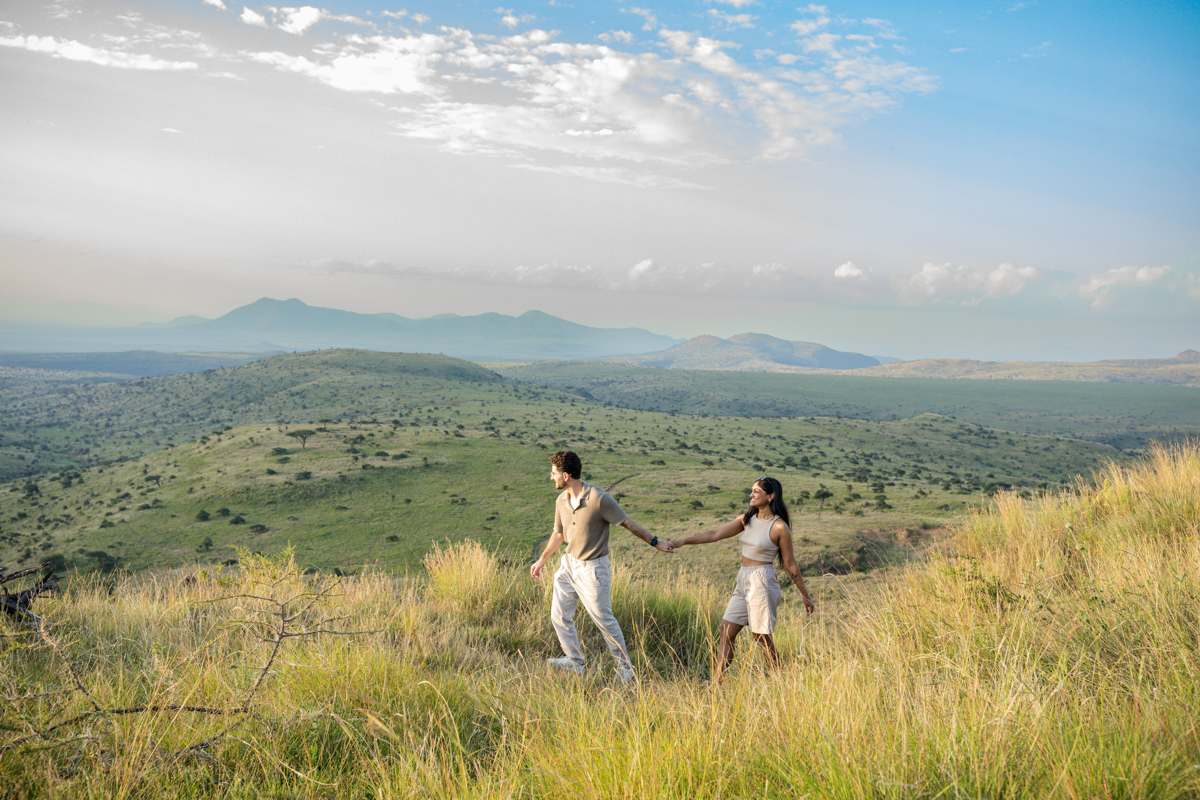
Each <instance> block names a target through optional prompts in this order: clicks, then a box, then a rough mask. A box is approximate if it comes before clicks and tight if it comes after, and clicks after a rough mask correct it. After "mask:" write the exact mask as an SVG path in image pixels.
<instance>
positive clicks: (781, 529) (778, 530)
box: [771, 519, 816, 614]
mask: <svg viewBox="0 0 1200 800" xmlns="http://www.w3.org/2000/svg"><path fill="white" fill-rule="evenodd" d="M771 538H772V539H777V540H778V541H776V542H775V543H776V544H777V545H779V557H780V558H781V559H783V568H784V569H785V570H786V571H787V574H788V575H791V576H792V580H793V581H795V583H796V586H797V588H799V589H800V594H802V595H804V610H805V611H807V612H808V613H809V614H811V613H813V610H814V609H815V608H816V606H814V605H813V601H812V598H811V597H809V596H808V587H807V586H805V585H804V578H803V577H801V575H800V567H799V566H797V565H796V554H795V553H794V552H792V529H791V528H789V527H788V526H787V523H786V522H784V521H783V520H781V519H779V520H775V524H774V525H772V526H771Z"/></svg>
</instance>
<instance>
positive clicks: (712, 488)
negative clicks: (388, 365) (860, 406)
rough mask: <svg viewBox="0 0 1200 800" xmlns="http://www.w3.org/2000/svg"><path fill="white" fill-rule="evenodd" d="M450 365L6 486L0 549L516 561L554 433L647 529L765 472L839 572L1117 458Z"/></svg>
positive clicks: (705, 507)
mask: <svg viewBox="0 0 1200 800" xmlns="http://www.w3.org/2000/svg"><path fill="white" fill-rule="evenodd" d="M296 359H297V360H298V361H301V363H306V362H304V361H302V360H301V357H296ZM255 366H257V365H251V366H249V367H245V368H242V369H246V370H253V369H254V367H255ZM465 374H466V376H467V378H469V379H472V380H466V381H462V380H459V381H455V380H453V379H445V380H436V381H434V380H433V379H426V378H420V379H418V378H417V377H414V376H412V375H409V376H407V377H398V378H396V379H395V380H396V381H397V382H401V381H408V385H407V387H403V386H402V387H399V388H397V387H393V388H392V392H391V393H389V394H388V395H387V397H386V402H387V404H388V406H387V408H386V417H384V418H381V419H378V420H374V419H357V421H355V422H348V421H344V420H343V421H341V422H337V423H334V422H328V423H321V422H319V419H322V417H320V416H318V415H320V414H321V413H327V412H323V411H322V410H321V409H322V408H323V407H322V406H318V407H317V408H310V409H308V410H307V412H306V413H311V414H312V416H310V417H299V418H295V417H293V418H291V419H290V420H289V421H288V422H286V423H284V424H280V423H273V424H266V425H261V424H260V425H249V426H242V427H237V428H227V427H225V426H221V427H218V428H215V429H209V431H208V433H207V434H206V435H203V436H201V437H199V438H198V439H196V440H193V441H188V442H180V443H176V444H175V445H173V446H171V447H169V448H167V449H165V450H162V451H159V452H156V453H151V454H148V455H146V456H143V457H141V458H140V459H133V460H128V461H125V462H120V463H114V464H109V465H106V466H103V467H94V468H91V469H84V470H76V469H66V470H62V471H59V472H56V473H53V474H51V475H43V476H40V477H38V478H37V479H32V478H20V479H16V480H12V481H10V482H8V483H7V484H3V485H0V559H3V560H8V561H19V562H21V563H26V562H29V561H30V560H31V559H46V558H49V559H52V560H54V561H56V562H60V563H65V564H68V565H72V566H75V567H77V568H79V569H83V570H92V569H100V570H108V569H112V568H114V567H116V566H128V567H130V568H134V569H141V568H146V567H164V566H175V565H179V564H184V563H189V562H196V561H201V562H220V561H223V560H226V559H228V558H231V557H232V556H233V548H234V547H235V546H240V547H246V548H250V549H252V550H261V551H265V552H271V551H275V550H279V549H281V548H282V547H284V546H286V545H287V544H289V543H290V544H292V545H294V546H295V547H296V554H297V559H298V560H299V562H300V563H301V564H302V565H303V566H306V567H308V566H312V567H318V568H321V569H334V568H337V569H341V570H342V571H345V572H353V571H358V570H360V569H362V567H363V565H364V564H378V565H379V566H381V567H385V568H388V569H399V570H401V571H403V570H405V569H414V568H416V567H417V565H418V564H419V563H420V559H421V558H422V557H423V556H424V555H425V554H426V552H427V551H428V550H429V547H430V546H431V544H432V543H433V542H438V541H447V540H449V541H451V542H457V541H461V540H462V539H464V538H466V537H468V536H469V537H474V538H476V539H477V540H479V541H481V542H483V543H485V544H486V545H487V546H488V548H489V549H490V550H493V551H495V552H498V553H501V554H503V555H505V557H508V558H510V559H511V560H518V561H524V560H525V559H527V558H528V556H529V554H530V553H531V552H532V550H533V548H534V546H535V545H536V544H537V543H538V542H539V541H541V540H542V539H543V538H544V537H545V536H547V535H548V532H549V527H550V524H551V508H552V498H553V495H554V492H553V489H552V487H551V486H550V484H549V481H548V478H547V474H548V469H549V467H548V456H549V454H550V453H552V452H554V451H555V450H558V449H562V448H567V447H569V448H572V449H575V450H576V451H578V452H579V453H580V454H581V455H582V456H583V458H584V465H585V477H587V478H588V479H590V480H592V481H594V482H595V483H597V484H599V485H600V486H602V487H605V488H608V487H612V491H613V493H614V494H615V495H616V496H617V497H618V499H620V500H621V502H622V503H623V505H624V506H625V507H626V509H627V510H628V511H629V512H630V513H631V514H632V515H633V516H634V517H635V518H636V519H638V520H640V521H641V522H643V524H645V525H647V526H648V527H650V528H651V529H652V530H654V531H655V532H656V533H658V534H659V535H661V536H673V535H676V534H679V533H682V532H684V531H695V530H697V529H702V528H705V527H710V526H713V525H715V524H718V523H720V522H723V521H725V520H726V519H728V518H729V517H731V516H732V514H733V513H735V511H736V510H741V509H743V508H744V507H745V503H746V494H747V492H748V490H749V486H750V484H751V483H752V482H753V480H754V479H755V478H756V477H757V476H759V475H761V474H764V472H769V473H770V474H772V475H774V476H776V477H778V478H779V479H780V481H781V482H782V483H783V486H784V487H785V492H786V494H787V499H788V501H789V503H790V504H792V505H793V507H794V509H795V511H796V513H797V519H796V523H795V527H796V530H797V532H798V534H799V536H800V537H801V538H800V539H799V547H800V550H799V552H800V557H801V559H802V561H803V562H804V563H805V564H807V565H810V566H811V567H812V568H813V569H816V570H818V571H821V572H825V571H830V570H834V571H847V570H852V569H855V568H857V567H859V566H865V563H864V562H863V559H867V560H868V561H869V560H870V559H871V558H875V557H876V556H878V552H876V551H878V550H879V547H878V546H877V545H878V542H877V541H876V540H878V539H879V535H880V532H881V531H882V532H884V534H885V538H886V534H887V533H888V532H899V531H902V530H904V529H908V528H912V529H914V530H915V531H921V530H929V529H932V528H937V527H939V526H940V525H941V524H942V523H943V522H944V521H946V520H949V519H952V518H954V517H955V516H956V515H958V514H960V513H961V512H962V511H963V510H964V509H965V508H966V507H967V506H968V505H970V504H979V503H981V502H984V501H985V500H986V498H987V497H988V496H990V495H992V494H994V493H995V492H997V491H998V490H1000V489H1002V488H1005V487H1014V488H1015V489H1016V490H1018V491H1025V492H1026V493H1036V492H1038V491H1040V490H1041V489H1044V488H1046V487H1048V486H1056V485H1060V484H1062V483H1064V482H1069V481H1071V480H1073V477H1074V476H1075V475H1077V474H1079V473H1082V472H1087V471H1089V470H1090V469H1092V468H1093V467H1095V466H1096V465H1097V464H1099V463H1101V462H1102V461H1103V460H1104V459H1106V458H1110V457H1119V456H1120V454H1119V453H1118V452H1117V451H1115V450H1113V449H1111V448H1108V447H1105V446H1102V445H1098V444H1094V443H1090V442H1082V441H1077V440H1064V439H1054V438H1048V437H1034V436H1027V435H1021V434H1009V433H1006V432H1003V431H995V430H990V429H986V428H981V427H979V426H974V425H969V424H966V423H963V422H960V421H956V420H951V419H948V418H945V417H939V416H936V415H922V416H918V417H915V418H913V419H910V420H901V421H895V422H884V423H880V422H870V421H860V420H837V419H823V418H815V417H814V418H799V419H795V418H793V419H763V418H760V419H753V420H749V419H742V418H732V419H725V418H698V417H684V416H678V415H670V414H663V413H658V412H638V411H626V410H621V409H615V408H611V407H605V406H601V405H599V404H597V403H594V402H588V401H584V400H582V399H581V398H577V397H574V396H571V395H565V394H560V393H558V392H550V391H545V390H539V389H533V388H530V387H522V386H520V385H514V384H506V383H502V382H499V381H498V380H497V379H493V380H492V381H490V382H489V381H485V380H483V379H482V378H483V377H485V376H486V373H483V374H482V375H476V374H475V373H471V372H467V373H465ZM477 377H478V378H480V380H473V379H474V378H477ZM375 381H378V379H377V378H376V379H373V380H367V381H365V384H366V385H378V384H377V383H375ZM246 391H248V389H246ZM306 397H308V396H307V395H306ZM371 399H377V400H379V401H380V402H383V398H382V396H380V397H379V398H371ZM314 405H317V404H314ZM304 429H307V430H310V431H314V433H312V435H311V436H308V437H307V438H306V439H305V440H304V441H301V440H299V439H297V438H294V437H292V436H289V434H290V433H295V432H296V431H298V430H304ZM823 491H827V492H829V496H828V497H825V496H823V495H822V494H821V493H822V492H823ZM205 517H207V518H205ZM863 531H869V532H870V536H869V537H868V538H871V543H869V542H867V541H866V540H864V539H863V538H862V536H863V534H862V532H863ZM914 535H915V536H916V537H917V538H919V537H920V534H919V533H916V534H914ZM638 545H640V542H638V541H637V540H635V539H633V538H632V537H630V536H629V535H628V534H627V533H625V532H623V531H622V532H620V533H619V534H618V536H617V539H616V541H615V544H614V547H615V551H616V553H617V555H618V557H620V558H625V557H626V556H628V558H629V559H631V561H630V564H631V567H632V568H635V569H637V570H642V569H648V568H652V567H651V566H650V565H651V564H653V563H655V562H653V561H650V562H646V559H644V558H643V556H644V555H645V554H644V553H642V552H641V548H639V547H638ZM884 549H885V550H886V549H887V548H886V547H885V548H884ZM900 549H901V550H903V549H904V548H900ZM867 550H870V551H871V553H868V552H867ZM872 554H874V555H872ZM729 558H736V544H730V545H729V546H728V547H727V548H714V549H713V550H712V551H711V555H706V556H704V558H703V559H701V562H703V563H707V560H708V559H717V562H714V564H715V565H716V566H715V568H718V569H724V566H723V565H724V564H725V563H727V561H728V559H729Z"/></svg>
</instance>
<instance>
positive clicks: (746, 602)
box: [723, 564, 783, 633]
mask: <svg viewBox="0 0 1200 800" xmlns="http://www.w3.org/2000/svg"><path fill="white" fill-rule="evenodd" d="M781 597H783V592H782V591H781V590H780V588H779V580H778V579H777V578H776V577H775V567H773V566H771V565H770V564H762V565H760V566H757V567H742V568H741V569H739V570H738V576H737V586H736V587H734V590H733V597H731V598H729V605H728V606H726V607H725V615H724V617H723V619H725V621H726V622H732V623H733V624H734V625H741V626H743V627H745V626H746V625H749V626H750V631H751V632H752V633H774V632H775V615H776V612H777V611H778V610H779V600H780V598H781Z"/></svg>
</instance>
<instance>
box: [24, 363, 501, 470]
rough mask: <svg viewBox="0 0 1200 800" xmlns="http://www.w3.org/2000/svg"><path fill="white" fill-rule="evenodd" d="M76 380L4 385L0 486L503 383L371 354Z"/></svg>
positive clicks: (36, 375)
mask: <svg viewBox="0 0 1200 800" xmlns="http://www.w3.org/2000/svg"><path fill="white" fill-rule="evenodd" d="M70 376H71V373H64V372H52V373H43V372H39V371H37V370H19V371H16V372H15V374H13V375H12V376H11V377H9V376H6V380H5V381H4V382H3V384H0V411H2V412H3V421H0V478H6V477H11V476H14V475H28V474H34V473H37V472H44V471H46V470H48V469H62V468H64V467H69V466H76V467H79V466H88V465H92V464H98V463H103V462H105V461H111V460H114V459H120V458H133V457H136V456H138V455H141V454H143V453H148V452H153V451H155V450H161V449H162V448H164V447H167V446H169V445H170V444H172V443H176V442H182V441H187V440H191V439H195V438H196V437H198V436H200V435H201V434H203V433H205V432H208V431H211V430H214V429H218V428H221V427H225V426H239V425H246V424H250V423H263V422H278V423H283V422H287V421H289V420H291V419H294V418H300V419H303V420H312V421H315V420H318V419H323V418H329V419H355V418H360V417H361V418H370V417H373V416H380V415H385V414H386V415H388V416H394V414H393V413H392V412H394V411H396V409H397V407H398V406H399V405H401V403H398V402H397V398H398V397H404V398H406V399H405V400H404V401H403V402H404V403H407V404H408V405H410V406H411V405H414V404H420V403H425V404H426V405H429V403H426V400H430V401H432V400H436V399H438V398H441V399H445V396H446V387H447V386H452V387H453V389H452V393H457V394H456V396H458V395H461V394H462V393H463V392H466V393H467V395H471V396H474V394H475V393H477V392H476V390H479V391H482V392H483V393H485V394H486V392H487V388H488V387H490V386H492V385H494V384H498V383H501V382H502V381H501V379H500V378H499V377H498V376H496V375H495V374H494V373H492V372H490V371H488V370H485V369H483V368H482V367H479V366H476V365H474V364H471V363H469V362H466V361H460V360H458V359H455V358H448V357H446V356H436V355H421V354H412V353H376V352H371V351H366V350H321V351H313V352H308V353H296V354H288V355H282V356H275V357H272V358H265V359H262V360H259V361H255V362H254V363H251V364H247V365H245V366H242V367H236V368H222V369H213V370H206V371H203V372H196V373H190V374H183V375H169V376H164V377H158V378H146V379H142V380H136V381H124V382H119V383H113V382H111V380H102V379H103V378H105V377H106V376H92V377H87V376H84V378H83V379H81V380H79V381H72V380H71V379H70ZM107 377H108V378H109V379H111V377H112V376H107ZM452 399H453V398H452Z"/></svg>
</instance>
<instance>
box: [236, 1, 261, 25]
mask: <svg viewBox="0 0 1200 800" xmlns="http://www.w3.org/2000/svg"><path fill="white" fill-rule="evenodd" d="M238 19H240V20H241V21H242V22H244V23H246V24H247V25H257V26H258V27H260V28H265V27H267V18H266V17H264V16H263V15H262V14H260V13H258V12H257V11H255V10H253V9H252V8H250V7H249V6H242V13H241V16H239V17H238Z"/></svg>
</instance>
